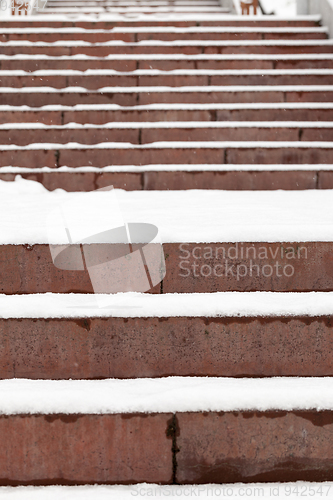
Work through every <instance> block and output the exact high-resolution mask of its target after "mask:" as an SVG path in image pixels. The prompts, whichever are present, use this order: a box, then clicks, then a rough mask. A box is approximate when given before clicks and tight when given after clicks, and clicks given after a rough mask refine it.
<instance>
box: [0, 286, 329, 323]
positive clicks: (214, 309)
mask: <svg viewBox="0 0 333 500" xmlns="http://www.w3.org/2000/svg"><path fill="white" fill-rule="evenodd" d="M98 297H99V301H101V300H102V301H105V303H107V304H108V305H107V306H106V307H103V308H98V303H97V301H95V299H94V296H91V295H87V294H77V293H75V294H74V293H72V294H56V293H44V294H40V293H37V294H28V295H4V294H0V318H3V319H9V318H34V319H36V318H89V317H96V316H98V317H103V318H110V317H113V318H155V317H158V318H178V317H191V318H197V317H205V318H221V317H222V318H227V317H237V318H244V317H266V318H273V317H294V316H302V317H304V316H307V317H320V316H331V315H332V313H333V292H299V293H298V292H289V293H283V292H280V293H279V292H216V293H179V294H178V293H167V294H161V295H160V294H156V295H155V294H141V293H134V292H128V293H118V294H115V295H113V296H112V297H110V295H98ZM99 303H100V302H99Z"/></svg>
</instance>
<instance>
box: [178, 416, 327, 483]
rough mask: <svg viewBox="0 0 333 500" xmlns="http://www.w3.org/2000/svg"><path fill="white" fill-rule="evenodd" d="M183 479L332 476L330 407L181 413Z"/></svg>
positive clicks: (321, 478)
mask: <svg viewBox="0 0 333 500" xmlns="http://www.w3.org/2000/svg"><path fill="white" fill-rule="evenodd" d="M177 421H178V437H177V446H178V448H179V452H178V453H177V455H176V456H177V465H178V467H177V481H178V483H180V484H185V483H190V484H202V483H230V482H257V481H263V482H271V481H274V482H275V481H297V480H302V481H331V480H332V478H333V466H332V464H333V451H332V450H333V446H332V430H333V419H332V413H331V412H315V411H308V412H306V411H303V412H296V411H294V412H282V411H279V412H278V411H276V412H262V413H260V412H233V413H223V412H221V413H206V414H200V413H179V414H177Z"/></svg>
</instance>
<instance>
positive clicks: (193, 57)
mask: <svg viewBox="0 0 333 500" xmlns="http://www.w3.org/2000/svg"><path fill="white" fill-rule="evenodd" d="M0 46H1V45H0ZM156 59H158V60H161V61H162V60H163V61H277V60H278V61H331V60H332V59H333V54H327V53H324V54H319V53H318V54H312V53H310V54H279V55H277V54H109V55H107V56H105V57H97V56H96V57H95V56H88V55H86V54H74V55H72V56H69V55H64V56H48V55H46V54H14V55H6V54H0V60H4V61H26V60H28V61H30V60H32V61H35V60H38V61H50V62H52V61H87V62H89V61H108V62H112V61H155V60H156ZM2 71H3V70H2ZM5 71H9V70H5ZM13 71H18V70H13ZM21 71H22V70H21ZM41 71H45V70H41ZM64 71H69V70H64ZM90 71H96V70H90ZM100 71H106V72H107V71H109V70H100ZM227 71H228V72H229V70H227ZM239 71H240V70H239ZM248 71H250V70H248ZM266 71H267V70H266ZM282 71H287V70H275V71H274V74H283V73H282ZM289 71H290V70H289ZM294 71H299V70H294ZM304 71H305V70H304ZM309 71H311V70H309ZM25 73H26V72H25ZM30 73H31V72H29V74H30ZM34 73H36V71H35V72H34ZM1 74H2V73H1ZM57 74H59V72H57ZM260 74H261V71H260ZM306 74H309V73H306ZM310 74H311V73H310Z"/></svg>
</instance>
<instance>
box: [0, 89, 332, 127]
mask: <svg viewBox="0 0 333 500" xmlns="http://www.w3.org/2000/svg"><path fill="white" fill-rule="evenodd" d="M172 88H174V87H172ZM241 88H242V89H243V90H244V89H245V90H246V89H248V88H249V87H241ZM298 88H299V87H298ZM33 89H34V87H33V88H32V90H33ZM125 89H126V88H125ZM156 89H157V91H158V89H159V87H154V92H155V91H156ZM170 89H171V88H170ZM321 89H322V87H319V91H321ZM330 89H331V91H333V86H332V87H330ZM65 90H66V89H65ZM1 91H2V89H1V88H0V92H1ZM151 91H152V90H151ZM221 92H223V90H221ZM225 109H333V103H331V102H272V103H271V102H269V103H267V102H250V103H203V104H196V103H175V104H174V103H156V104H142V105H138V106H120V105H119V104H107V103H105V104H76V105H74V106H66V105H61V104H47V105H45V106H41V107H38V108H36V107H31V106H26V105H22V106H11V105H8V104H2V105H0V112H2V111H10V112H12V113H14V112H22V111H125V112H126V111H160V110H163V111H165V110H225ZM23 123H24V122H23ZM123 123H124V122H123ZM142 123H144V122H142ZM154 123H157V122H154ZM177 123H178V122H177ZM205 123H209V122H208V121H207V122H205ZM228 123H233V122H228ZM242 123H243V124H245V123H247V122H246V121H243V122H242ZM261 123H262V122H261ZM274 123H275V122H274ZM284 123H287V122H284ZM312 123H313V122H312ZM317 123H318V124H319V126H320V124H321V123H322V122H321V121H319V122H317ZM11 126H14V124H12V123H11ZM23 126H24V125H23Z"/></svg>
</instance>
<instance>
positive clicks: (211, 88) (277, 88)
mask: <svg viewBox="0 0 333 500" xmlns="http://www.w3.org/2000/svg"><path fill="white" fill-rule="evenodd" d="M332 91H333V85H230V86H228V85H225V86H224V85H207V86H204V85H202V86H195V85H192V86H184V87H167V86H158V87H154V86H150V87H143V86H142V87H102V88H100V89H96V90H90V89H86V88H84V87H64V88H60V89H58V88H54V87H21V88H15V87H0V93H3V94H14V93H16V94H22V93H25V94H40V93H43V94H44V93H45V94H47V93H50V94H52V93H66V94H72V93H73V94H80V93H88V94H100V93H102V94H103V93H111V94H115V93H120V94H132V93H146V92H150V93H153V92H160V93H165V92H167V93H182V92H204V93H207V92H208V93H209V92H332ZM286 104H287V103H286ZM307 104H308V103H307ZM259 105H260V104H257V106H259ZM102 106H104V105H103V104H102V105H101V107H102ZM105 106H107V104H105Z"/></svg>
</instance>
